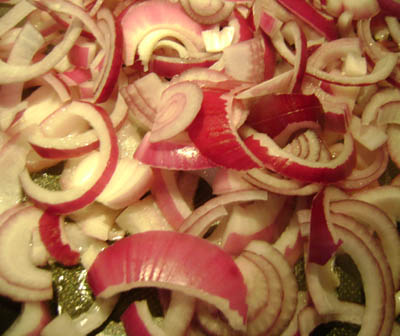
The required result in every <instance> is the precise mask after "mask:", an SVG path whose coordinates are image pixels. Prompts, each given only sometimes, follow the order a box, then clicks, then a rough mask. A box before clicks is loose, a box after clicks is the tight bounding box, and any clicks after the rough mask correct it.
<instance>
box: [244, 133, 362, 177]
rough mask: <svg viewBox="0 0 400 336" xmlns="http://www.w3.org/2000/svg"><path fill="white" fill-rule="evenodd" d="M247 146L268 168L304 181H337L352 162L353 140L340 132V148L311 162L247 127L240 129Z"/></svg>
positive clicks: (353, 159) (353, 161) (354, 156)
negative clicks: (333, 155)
mask: <svg viewBox="0 0 400 336" xmlns="http://www.w3.org/2000/svg"><path fill="white" fill-rule="evenodd" d="M242 134H243V135H244V136H245V137H246V140H245V143H246V145H247V146H248V148H249V149H250V150H251V151H252V152H253V153H254V154H255V155H256V156H257V157H258V158H259V159H260V160H262V161H263V162H264V165H265V167H267V168H270V169H271V170H274V171H276V172H278V173H280V174H282V175H284V176H287V177H291V178H298V179H301V180H304V181H309V182H317V183H329V182H337V181H339V180H341V179H343V178H345V177H347V176H349V175H350V174H351V171H352V169H353V168H354V166H355V163H356V155H355V154H356V153H355V148H354V140H353V138H352V136H351V135H350V134H348V133H346V134H345V135H344V147H343V150H342V152H341V153H340V154H339V155H338V156H337V157H336V158H334V159H332V160H330V161H328V162H312V161H308V160H304V159H300V158H297V157H295V156H294V155H291V154H290V153H287V152H285V151H284V150H282V149H281V148H280V147H279V146H278V145H277V144H276V143H275V142H274V141H273V140H272V139H271V138H270V137H269V136H268V135H266V134H262V133H258V132H256V131H254V130H252V129H250V128H245V129H243V132H242Z"/></svg>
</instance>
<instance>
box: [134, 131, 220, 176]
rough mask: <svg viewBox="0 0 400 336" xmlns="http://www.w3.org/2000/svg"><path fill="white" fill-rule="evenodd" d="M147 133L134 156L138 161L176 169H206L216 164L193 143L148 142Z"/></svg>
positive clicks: (153, 165)
mask: <svg viewBox="0 0 400 336" xmlns="http://www.w3.org/2000/svg"><path fill="white" fill-rule="evenodd" d="M149 137H150V133H147V134H146V135H145V136H144V137H143V139H142V141H141V143H140V145H139V146H138V148H137V150H136V151H135V154H134V157H135V158H136V159H137V160H139V161H140V162H142V163H144V164H147V165H150V166H152V167H156V168H164V169H176V170H198V169H208V168H212V167H215V166H216V165H215V164H214V163H213V162H211V161H210V160H209V159H208V158H206V157H205V156H204V155H202V154H201V153H200V151H199V150H198V148H197V147H195V146H194V144H193V143H187V142H183V143H180V142H174V141H160V142H155V143H153V142H150V141H149Z"/></svg>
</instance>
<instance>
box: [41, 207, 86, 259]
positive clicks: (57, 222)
mask: <svg viewBox="0 0 400 336" xmlns="http://www.w3.org/2000/svg"><path fill="white" fill-rule="evenodd" d="M62 225H64V218H63V217H61V216H57V215H53V214H51V213H49V212H48V211H45V212H44V213H43V215H42V217H40V221H39V232H40V237H41V240H42V242H43V244H44V245H45V246H46V249H47V251H48V252H49V253H50V255H51V256H52V257H53V258H54V259H55V260H56V261H58V262H60V263H61V264H63V265H65V266H72V265H76V264H78V262H79V257H80V255H79V253H78V252H77V251H74V250H72V249H71V246H70V245H69V244H64V242H63V241H62Z"/></svg>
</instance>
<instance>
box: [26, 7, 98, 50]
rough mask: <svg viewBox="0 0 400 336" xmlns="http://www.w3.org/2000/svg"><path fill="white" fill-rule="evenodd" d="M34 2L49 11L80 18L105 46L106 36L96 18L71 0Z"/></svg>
mask: <svg viewBox="0 0 400 336" xmlns="http://www.w3.org/2000/svg"><path fill="white" fill-rule="evenodd" d="M33 3H34V4H35V5H36V6H37V7H38V8H39V9H44V10H47V11H51V12H52V13H53V12H58V13H64V14H68V15H71V16H72V17H73V18H76V19H79V20H80V21H81V22H82V23H83V24H84V25H85V27H87V28H88V29H89V30H90V32H91V33H92V34H93V36H94V38H95V39H96V41H97V42H98V43H99V44H100V46H101V47H103V48H104V47H105V43H104V36H103V33H102V32H101V30H100V29H99V28H98V26H97V24H96V22H95V20H93V18H92V17H91V16H90V15H89V14H88V13H87V12H86V11H85V10H84V9H83V8H82V7H79V6H78V5H75V4H74V3H72V2H70V1H64V0H57V1H51V0H40V1H39V0H34V1H33Z"/></svg>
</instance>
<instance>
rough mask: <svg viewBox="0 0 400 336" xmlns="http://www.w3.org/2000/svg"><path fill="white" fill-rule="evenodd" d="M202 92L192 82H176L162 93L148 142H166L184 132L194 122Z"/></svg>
mask: <svg viewBox="0 0 400 336" xmlns="http://www.w3.org/2000/svg"><path fill="white" fill-rule="evenodd" d="M202 101H203V92H202V90H201V89H200V87H199V86H198V85H196V84H195V83H192V82H184V81H183V82H178V83H176V84H172V85H170V86H168V87H167V88H166V89H165V90H164V91H163V93H162V95H161V99H160V101H159V105H158V106H157V113H156V115H155V118H154V122H153V125H152V128H151V133H150V136H149V141H150V142H157V141H161V140H166V139H169V138H172V137H174V136H176V135H178V134H179V133H180V132H182V131H184V130H185V129H186V128H187V127H188V126H189V125H190V124H191V122H192V121H193V120H194V118H195V117H196V115H197V113H198V112H199V110H200V107H201V103H202Z"/></svg>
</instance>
